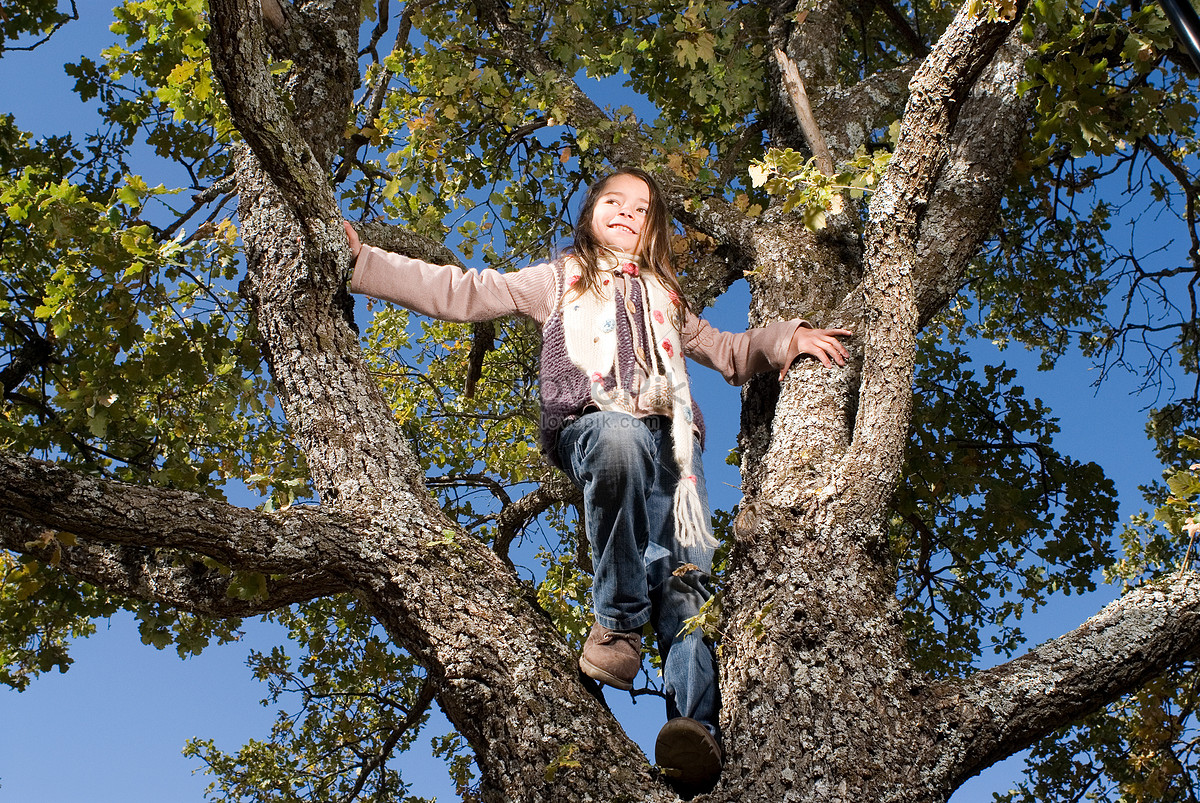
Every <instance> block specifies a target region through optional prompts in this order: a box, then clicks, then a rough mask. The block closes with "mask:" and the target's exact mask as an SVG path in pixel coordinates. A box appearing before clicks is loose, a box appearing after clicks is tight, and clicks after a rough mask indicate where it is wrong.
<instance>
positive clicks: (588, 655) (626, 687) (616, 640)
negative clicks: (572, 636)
mask: <svg viewBox="0 0 1200 803" xmlns="http://www.w3.org/2000/svg"><path fill="white" fill-rule="evenodd" d="M579 668H580V669H582V670H583V674H585V675H587V676H588V677H589V678H592V679H593V680H598V681H600V682H601V683H606V684H608V685H609V686H615V687H616V688H618V689H621V690H623V691H630V690H631V689H633V679H634V678H635V677H637V673H638V670H639V669H641V668H642V634H641V633H640V632H637V631H634V632H625V631H621V630H609V629H608V628H607V627H605V626H604V625H592V632H591V633H588V637H587V641H586V642H584V645H583V655H581V656H579Z"/></svg>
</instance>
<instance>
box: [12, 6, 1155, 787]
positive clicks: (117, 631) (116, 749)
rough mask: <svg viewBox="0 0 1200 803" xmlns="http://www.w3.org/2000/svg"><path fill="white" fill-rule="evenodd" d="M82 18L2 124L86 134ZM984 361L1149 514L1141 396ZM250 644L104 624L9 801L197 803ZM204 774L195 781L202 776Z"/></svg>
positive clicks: (647, 717) (719, 395)
mask: <svg viewBox="0 0 1200 803" xmlns="http://www.w3.org/2000/svg"><path fill="white" fill-rule="evenodd" d="M79 6H80V16H81V19H80V20H79V21H78V22H75V23H72V24H70V25H68V26H67V27H66V28H65V29H64V30H63V31H60V32H59V33H58V34H57V35H56V36H55V38H54V39H53V40H52V42H51V44H49V45H45V46H43V47H42V48H39V49H38V50H36V51H33V52H31V53H20V52H12V53H9V54H7V55H6V56H5V57H4V58H3V59H0V112H11V113H14V114H15V115H16V118H17V124H18V126H19V127H21V128H23V129H25V130H31V131H33V132H35V133H36V134H54V133H64V132H66V131H68V130H76V131H82V130H86V127H87V126H86V122H85V121H86V120H87V119H89V116H88V112H87V110H86V109H85V108H84V107H83V106H82V104H80V103H79V102H78V100H77V99H76V98H75V96H74V95H73V94H72V93H71V91H70V88H71V85H72V83H73V81H72V80H71V79H70V78H69V77H68V76H66V75H65V73H64V72H63V70H62V64H63V62H64V60H74V59H75V57H77V56H79V55H83V54H86V55H90V56H92V57H93V58H98V52H99V49H100V48H101V47H103V46H105V45H107V44H108V43H109V41H110V35H109V34H108V32H107V26H108V22H109V21H110V19H111V17H110V15H109V12H108V11H107V10H106V9H107V6H106V4H102V3H95V2H83V3H80V4H79ZM746 304H747V299H746V295H745V290H744V288H741V289H737V290H735V291H733V292H731V293H729V294H727V296H726V297H725V298H723V299H722V301H721V303H720V304H719V305H718V307H717V309H716V310H714V311H712V312H711V313H710V315H709V317H710V319H711V320H713V322H714V323H715V325H717V326H719V327H720V328H724V329H732V330H739V329H742V328H744V327H745V320H746ZM975 353H976V354H977V355H978V357H979V358H980V359H986V360H996V359H1005V360H1007V361H1008V362H1009V364H1010V365H1013V366H1014V367H1019V368H1021V369H1022V376H1021V379H1020V381H1019V384H1023V385H1024V386H1025V387H1026V388H1027V389H1028V390H1029V392H1030V394H1031V395H1037V396H1039V397H1041V398H1042V399H1043V400H1044V401H1046V402H1047V404H1048V405H1049V407H1050V408H1051V409H1052V410H1053V411H1054V413H1055V414H1056V415H1058V416H1059V417H1060V419H1061V426H1062V433H1061V434H1060V435H1059V437H1058V439H1057V441H1056V445H1057V446H1058V448H1059V449H1060V450H1061V451H1063V452H1065V453H1067V454H1070V455H1072V456H1073V457H1075V458H1077V459H1080V460H1093V461H1095V462H1097V463H1099V464H1100V465H1101V466H1103V467H1104V469H1105V471H1106V472H1107V473H1108V475H1109V476H1110V477H1111V478H1112V479H1113V480H1114V481H1115V482H1116V483H1117V485H1118V488H1119V490H1120V493H1121V499H1122V503H1123V507H1122V517H1123V518H1127V517H1128V516H1129V515H1130V514H1132V513H1133V512H1135V511H1137V510H1138V509H1140V498H1139V497H1138V495H1137V491H1136V486H1137V485H1138V484H1140V483H1144V482H1147V481H1149V480H1152V479H1156V478H1157V477H1158V475H1159V466H1158V465H1157V463H1156V461H1155V460H1154V457H1153V453H1152V451H1151V449H1150V446H1149V444H1148V443H1147V441H1146V438H1145V435H1144V423H1145V413H1144V410H1143V409H1142V408H1143V407H1144V406H1146V405H1147V404H1149V403H1150V402H1151V401H1152V400H1141V399H1138V398H1136V397H1133V396H1131V395H1130V390H1131V389H1132V384H1131V383H1129V382H1128V381H1127V380H1126V378H1124V377H1122V376H1117V377H1115V378H1114V380H1113V381H1110V382H1108V383H1106V384H1105V385H1104V386H1103V387H1101V388H1100V389H1099V391H1098V392H1097V391H1095V390H1094V389H1093V388H1092V387H1091V385H1092V380H1093V378H1094V376H1095V372H1094V371H1091V370H1089V368H1090V366H1088V365H1087V364H1086V363H1083V362H1081V361H1079V360H1075V359H1065V360H1063V361H1062V362H1060V364H1059V367H1058V368H1057V369H1056V370H1055V371H1054V372H1053V373H1051V374H1039V373H1037V372H1036V371H1035V370H1034V368H1035V366H1036V360H1034V359H1032V358H1031V357H1030V356H1029V355H1026V354H1023V353H1020V352H1014V351H1012V350H1010V351H1008V352H1006V353H1004V354H1003V355H997V354H996V352H995V349H994V347H992V346H991V344H987V343H983V344H978V345H977V346H976V347H975ZM693 379H694V382H695V383H696V386H697V387H696V394H695V395H696V396H697V398H698V399H699V400H700V403H701V404H702V406H703V407H704V408H705V409H706V410H707V411H709V415H708V417H707V421H708V424H709V428H710V435H709V449H708V453H707V458H706V462H705V472H706V474H707V476H708V478H709V483H710V488H709V490H710V494H711V496H712V498H713V503H714V506H717V507H729V506H731V505H733V504H735V503H736V502H737V500H738V498H739V494H738V493H737V491H736V488H737V483H738V478H737V472H736V470H735V469H733V468H731V467H729V466H726V465H725V463H724V458H725V455H726V453H727V452H728V450H729V449H730V448H732V447H733V446H734V442H735V437H736V428H737V426H738V417H737V415H734V414H732V412H731V413H730V414H717V411H735V410H737V409H739V407H738V405H739V404H740V399H739V396H738V392H737V390H736V389H734V388H730V387H729V386H727V385H725V383H724V382H723V381H722V380H721V378H720V377H719V376H717V375H715V374H713V373H712V372H709V371H706V370H705V369H703V368H698V367H697V368H696V369H695V370H694V371H693ZM1111 597H1112V593H1111V592H1110V591H1107V590H1102V591H1101V592H1098V593H1097V594H1096V595H1092V596H1090V597H1085V598H1080V597H1071V598H1068V599H1065V600H1061V601H1060V602H1058V603H1056V604H1054V605H1051V606H1049V607H1048V608H1046V609H1044V610H1043V611H1042V612H1041V613H1039V614H1037V615H1035V616H1033V617H1030V618H1027V620H1026V621H1025V622H1024V624H1025V626H1026V629H1027V631H1028V632H1029V633H1030V634H1031V638H1032V640H1034V641H1039V640H1043V639H1045V638H1049V637H1052V636H1055V635H1058V634H1060V633H1062V632H1065V631H1066V630H1070V629H1071V628H1073V627H1075V626H1076V625H1078V624H1079V623H1080V622H1082V621H1083V620H1084V619H1085V618H1087V616H1089V615H1091V614H1092V613H1094V612H1095V611H1096V610H1098V609H1099V607H1101V605H1102V604H1103V603H1104V602H1107V601H1108V600H1109V599H1111ZM247 631H248V634H247V638H246V639H245V641H244V642H242V643H239V644H234V645H228V646H224V647H213V648H210V649H209V650H207V651H206V652H205V653H204V654H203V655H201V656H200V657H198V658H193V659H190V660H188V661H181V660H179V659H178V658H177V657H176V655H175V653H174V652H173V651H172V650H167V651H165V652H160V651H157V650H155V649H153V648H151V647H146V646H143V645H142V644H141V643H140V641H139V638H138V635H137V631H136V628H135V626H134V624H133V623H132V621H131V619H129V618H128V617H118V618H116V619H114V620H113V621H112V622H111V623H108V624H105V623H101V631H100V632H99V633H98V634H97V635H96V636H94V637H92V638H91V639H87V640H85V641H83V642H81V643H77V644H75V645H74V647H73V652H72V655H73V657H74V658H75V664H74V666H73V667H72V669H71V670H70V671H69V672H68V673H67V674H65V675H57V674H55V675H49V676H45V677H42V678H40V679H38V680H36V681H34V683H33V684H32V686H31V688H30V689H29V690H28V691H26V692H24V693H22V694H16V693H14V692H11V691H6V690H5V691H0V723H3V727H2V728H0V803H5V802H8V801H11V803H68V801H69V802H70V803H74V802H75V801H80V800H87V801H89V802H90V803H108V801H112V802H113V803H158V802H159V801H174V800H180V801H182V800H199V799H200V798H201V795H202V790H203V788H204V787H205V785H206V784H207V780H206V779H205V778H204V776H202V775H201V774H199V771H200V770H201V769H202V768H201V767H200V765H199V763H198V762H194V761H190V760H186V759H184V758H183V757H182V756H181V755H180V751H181V750H182V748H183V745H184V742H185V740H186V739H187V738H189V737H206V738H213V739H215V740H216V742H217V744H218V746H219V747H221V748H223V749H224V750H226V751H227V752H234V751H235V750H236V749H237V747H238V746H240V745H241V744H242V743H244V742H245V741H246V740H247V739H250V738H265V737H266V736H267V735H268V732H269V729H270V726H271V723H272V721H273V719H274V711H273V710H272V709H270V708H264V707H263V706H261V705H260V704H259V700H260V699H261V698H262V697H263V696H265V693H266V689H265V687H263V686H262V685H261V684H259V683H257V682H255V681H254V680H253V679H252V678H251V677H250V673H249V671H248V670H247V669H246V667H245V665H244V662H245V658H246V655H247V653H248V651H249V649H250V648H252V647H253V648H256V649H260V650H266V649H269V647H270V646H272V645H273V644H274V643H277V642H276V641H275V638H276V636H277V634H276V633H275V631H274V630H273V629H272V628H269V627H266V626H248V627H247ZM610 701H611V702H613V704H614V708H615V709H616V710H617V713H618V716H619V717H620V719H621V722H622V723H623V724H624V725H625V726H626V728H627V730H628V731H629V732H630V734H631V735H632V736H633V737H634V738H635V739H636V740H637V741H638V742H639V743H640V744H642V746H643V748H644V749H647V750H651V749H652V745H653V739H654V735H655V734H656V733H657V730H658V728H659V727H660V726H661V723H662V718H663V713H662V708H661V705H660V704H659V702H658V701H657V700H645V699H644V700H643V701H642V702H640V703H638V704H637V705H636V706H634V705H630V704H629V698H628V695H623V694H619V693H613V694H610ZM448 730H449V727H448V726H447V725H446V723H445V722H444V720H440V715H439V721H438V722H436V723H434V724H433V725H432V726H431V727H429V728H428V729H427V731H426V733H425V734H424V735H423V736H422V739H421V743H422V744H423V745H425V746H427V745H428V741H429V738H430V737H433V736H438V735H441V734H443V733H445V732H447V731H448ZM402 767H403V774H404V776H405V777H406V779H408V780H409V781H410V782H412V783H413V784H414V788H413V790H412V791H413V792H414V793H416V794H424V795H428V796H434V795H437V796H438V797H439V798H440V799H441V800H443V801H448V800H456V799H457V797H456V796H455V795H454V793H453V789H452V787H451V786H450V785H449V783H448V780H447V779H446V775H445V771H444V769H443V767H442V764H441V761H440V760H437V759H433V758H431V757H429V756H428V754H414V755H410V756H408V757H406V758H404V759H403V762H402ZM1018 771H1019V762H1017V761H1015V760H1010V761H1009V762H1006V763H1005V764H1003V765H1001V766H1000V767H998V768H996V769H993V770H992V771H990V772H988V773H985V774H984V775H983V776H980V777H979V778H976V779H974V780H973V781H971V782H970V783H968V785H967V786H965V787H963V789H961V790H960V791H959V792H958V793H957V794H956V795H955V796H954V798H953V801H954V803H975V801H988V800H990V799H991V793H992V792H993V791H1002V790H1004V789H1007V788H1008V786H1009V783H1010V780H1011V779H1012V778H1013V777H1014V775H1015V773H1017V772H1018ZM193 773H196V774H193Z"/></svg>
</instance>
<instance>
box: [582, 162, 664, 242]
mask: <svg viewBox="0 0 1200 803" xmlns="http://www.w3.org/2000/svg"><path fill="white" fill-rule="evenodd" d="M649 208H650V187H649V186H647V185H646V182H644V181H642V180H641V179H640V178H638V177H637V176H631V175H628V174H626V173H619V174H617V175H615V176H613V177H612V178H610V179H609V180H608V181H607V182H605V184H604V189H603V190H601V191H600V195H599V197H598V198H597V199H596V206H595V207H594V208H593V209H592V233H593V234H594V235H595V237H596V240H597V241H599V243H600V244H601V245H603V246H606V247H608V248H611V249H613V250H614V251H624V252H625V253H627V254H637V253H638V242H639V240H640V239H641V235H642V226H643V225H644V224H645V222H646V212H647V211H648V210H649Z"/></svg>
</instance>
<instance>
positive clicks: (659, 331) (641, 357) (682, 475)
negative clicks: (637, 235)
mask: <svg viewBox="0 0 1200 803" xmlns="http://www.w3.org/2000/svg"><path fill="white" fill-rule="evenodd" d="M599 265H600V268H601V269H602V270H603V271H605V272H606V273H607V272H611V273H613V274H614V275H615V276H620V275H621V274H625V275H627V276H629V280H630V283H631V284H633V283H636V284H637V285H638V287H639V288H640V289H641V297H642V298H641V301H642V303H641V305H640V306H641V309H640V310H639V309H638V305H636V304H635V303H634V301H633V298H632V294H631V298H628V299H625V304H624V305H623V306H624V309H622V310H618V309H617V303H616V297H617V295H616V291H615V286H616V284H617V282H616V281H615V280H602V283H601V287H600V289H599V290H598V291H597V292H589V293H584V294H583V295H581V296H578V297H576V296H575V295H574V294H572V292H571V290H570V288H571V285H573V284H574V283H575V282H576V281H578V280H579V266H578V263H577V262H576V261H575V260H574V258H572V257H568V258H567V261H566V264H565V270H564V273H563V279H564V281H565V284H566V287H565V288H564V290H565V292H564V293H562V294H560V298H562V322H563V332H564V335H565V340H566V349H567V357H568V358H569V359H570V360H571V362H572V364H574V365H575V367H577V368H579V369H580V370H581V371H583V372H584V374H585V375H586V376H587V377H588V381H589V382H590V384H591V397H592V403H593V404H594V405H595V406H596V407H598V408H599V409H601V410H610V411H615V412H623V413H629V414H630V415H632V414H633V413H634V410H635V409H637V408H640V409H641V410H645V411H647V412H649V413H651V414H655V415H665V416H669V417H670V419H671V438H672V441H673V442H674V452H675V463H676V465H677V466H678V468H679V482H678V483H677V484H676V486H675V499H674V512H675V537H676V538H677V539H678V541H679V543H680V545H681V546H685V547H690V546H694V545H696V544H697V543H701V544H704V545H705V546H709V547H715V546H716V543H717V542H716V539H715V538H713V536H712V533H711V531H710V523H709V521H708V517H707V516H706V515H705V511H704V505H703V504H702V503H701V501H700V489H699V488H698V487H697V478H696V475H695V473H694V472H693V470H692V452H693V430H692V395H691V390H690V388H689V386H688V377H687V369H686V367H685V365H684V358H683V338H682V336H681V334H680V332H679V330H678V328H676V324H675V321H676V314H675V307H676V301H675V299H674V298H673V297H672V295H671V293H670V292H669V291H668V290H667V288H666V287H664V286H663V284H662V283H661V282H660V281H659V280H658V279H657V278H656V277H654V276H653V275H647V276H641V275H639V274H640V271H639V268H638V261H637V258H636V257H632V256H629V255H627V254H616V255H613V256H609V255H607V254H603V255H601V257H600V260H599ZM618 315H624V316H626V318H627V319H628V322H629V325H630V326H629V328H630V332H631V333H632V334H633V338H634V343H635V351H636V352H638V353H637V363H638V364H639V365H640V367H641V368H642V369H643V371H644V373H645V375H646V378H645V380H644V383H643V384H642V386H641V387H640V388H637V389H636V390H637V394H638V400H637V401H638V405H637V408H635V403H634V398H633V393H632V391H633V390H635V389H634V388H631V387H630V384H629V383H631V382H633V381H634V377H626V376H621V366H620V362H621V361H620V359H619V358H618V354H617V316H618ZM639 315H640V316H641V320H640V321H639V320H637V318H638V316H639ZM641 332H645V333H646V335H647V339H648V340H649V346H650V348H649V349H643V348H642V347H641V346H642V342H643V341H641V337H640V333H641ZM606 379H607V380H608V385H607V386H606ZM613 380H615V385H614V384H613Z"/></svg>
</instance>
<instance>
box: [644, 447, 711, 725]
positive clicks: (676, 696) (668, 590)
mask: <svg viewBox="0 0 1200 803" xmlns="http://www.w3.org/2000/svg"><path fill="white" fill-rule="evenodd" d="M664 434H665V433H664ZM670 444H671V438H670V436H669V434H665V439H664V444H663V445H664V447H665V448H663V449H662V451H661V453H660V457H659V460H660V465H659V477H660V482H659V483H658V485H659V487H658V488H656V489H655V490H654V493H656V494H661V495H664V496H666V497H667V498H669V499H673V497H674V493H675V484H676V481H677V480H676V475H677V474H678V468H677V466H676V465H675V460H674V456H673V455H672V453H671V449H670ZM692 466H693V471H694V472H695V474H696V484H697V487H698V489H699V491H700V499H701V502H702V503H703V505H704V510H705V516H706V519H707V516H708V494H707V489H706V488H705V485H704V467H703V464H702V462H701V459H700V448H699V445H697V446H696V447H695V454H694V456H693V461H692ZM674 536H675V533H674V520H673V518H671V519H669V520H668V527H667V528H666V529H664V530H662V531H660V532H652V533H651V538H652V541H653V542H655V544H656V545H659V546H661V547H663V548H664V549H665V551H666V552H669V553H670V557H669V558H667V559H665V560H662V561H659V562H656V563H654V564H652V566H651V569H650V575H649V581H650V584H651V586H652V591H651V601H652V603H653V611H654V618H653V624H654V632H655V633H656V634H657V636H658V650H659V654H660V655H661V656H662V659H663V681H664V683H665V685H666V692H667V717H668V718H674V717H680V716H683V717H690V718H692V719H695V720H697V721H698V722H700V723H701V724H703V725H704V726H705V727H706V728H707V729H708V731H709V732H710V733H711V734H712V735H713V736H716V735H717V713H718V710H719V709H720V695H719V692H718V688H717V662H716V655H715V653H714V651H713V646H712V643H711V642H710V641H709V640H708V639H707V638H706V637H705V635H704V632H703V630H702V629H700V628H698V627H694V626H689V625H688V624H687V622H688V620H689V619H691V618H692V617H694V616H697V615H698V614H699V613H700V608H701V606H702V605H703V604H704V603H705V601H707V600H708V598H709V597H710V596H712V591H711V589H710V588H709V574H710V573H711V572H712V560H713V550H712V549H711V548H709V547H705V546H702V545H699V544H698V545H696V546H693V547H689V548H686V549H685V548H683V547H681V546H679V545H678V544H677V543H676V541H675V537H674ZM650 549H651V550H652V551H654V550H655V546H654V545H652V546H651V547H650ZM689 565H690V566H692V567H695V568H690V569H686V570H684V567H687V566H689ZM676 571H680V573H679V574H678V575H676V574H675V572H676Z"/></svg>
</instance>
